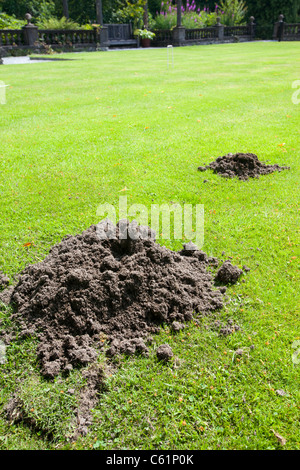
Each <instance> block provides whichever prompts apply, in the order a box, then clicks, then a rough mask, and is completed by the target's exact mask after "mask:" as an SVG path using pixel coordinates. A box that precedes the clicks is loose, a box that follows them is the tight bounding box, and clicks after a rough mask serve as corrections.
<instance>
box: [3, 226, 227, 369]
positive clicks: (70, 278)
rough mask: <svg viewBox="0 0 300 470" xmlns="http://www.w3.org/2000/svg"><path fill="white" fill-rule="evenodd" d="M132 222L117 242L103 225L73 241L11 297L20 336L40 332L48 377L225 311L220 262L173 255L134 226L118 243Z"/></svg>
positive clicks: (29, 271)
mask: <svg viewBox="0 0 300 470" xmlns="http://www.w3.org/2000/svg"><path fill="white" fill-rule="evenodd" d="M121 224H122V230H121ZM124 224H125V225H124ZM132 224H133V223H131V224H129V222H128V221H120V222H119V223H118V224H117V227H116V228H115V230H116V237H115V238H114V239H106V240H101V239H100V238H99V233H100V232H101V230H102V232H103V230H104V231H105V230H106V229H105V227H106V225H105V224H102V225H101V224H98V225H97V226H96V225H92V226H91V227H90V228H88V229H87V230H86V231H84V232H83V233H82V234H79V235H76V236H67V237H65V238H64V239H63V240H62V242H61V243H59V244H57V245H55V246H54V247H53V248H52V249H51V251H50V252H49V254H48V256H47V257H46V258H45V260H44V261H42V262H40V263H37V264H34V265H30V266H28V267H27V268H26V269H25V270H24V271H23V272H22V273H21V275H20V277H19V281H18V283H17V285H16V286H15V287H14V288H13V290H12V293H11V299H10V302H11V304H12V306H13V308H14V313H13V314H12V320H13V323H14V324H16V325H17V326H18V328H19V331H20V332H19V333H18V335H19V337H22V336H23V337H24V336H28V335H29V336H30V335H37V337H38V339H39V346H38V357H39V359H40V363H41V372H42V373H43V374H44V375H45V376H48V377H54V376H55V375H57V374H58V373H59V372H62V371H68V370H70V369H72V368H73V367H75V366H85V365H87V364H88V363H90V362H94V361H95V359H96V357H97V351H99V349H101V348H102V349H103V348H104V349H105V350H106V349H107V345H108V346H110V347H109V349H108V351H107V352H108V354H110V355H112V356H113V355H114V354H117V353H118V352H125V353H127V354H134V353H136V352H138V353H142V354H147V341H151V334H154V333H157V332H158V331H159V326H160V325H161V324H162V323H168V324H173V325H175V328H177V327H178V325H180V327H181V323H180V322H184V321H188V320H191V319H192V318H193V312H201V313H202V314H208V313H209V312H212V311H214V310H218V309H221V308H222V306H223V294H222V292H224V290H222V288H221V289H220V290H219V289H215V288H214V286H213V282H214V279H213V276H212V274H211V273H210V272H209V271H208V269H207V268H208V266H209V265H210V263H212V264H213V263H214V262H215V258H208V257H207V256H206V254H205V253H204V252H202V251H199V250H197V249H195V247H193V246H185V247H184V248H183V250H181V251H180V252H173V251H171V250H168V249H167V248H165V247H163V246H160V245H159V244H157V243H156V242H155V240H154V236H153V233H152V232H151V231H150V229H149V228H148V227H137V225H135V226H134V228H135V230H136V232H135V233H136V237H135V239H134V240H133V239H132V238H129V237H128V238H127V239H120V234H121V233H123V234H124V230H125V232H126V233H129V230H130V228H132ZM99 227H100V229H99ZM124 227H125V228H124ZM99 230H100V232H99ZM145 233H147V234H148V235H149V236H148V238H145ZM174 322H178V323H177V324H176V323H175V324H174Z"/></svg>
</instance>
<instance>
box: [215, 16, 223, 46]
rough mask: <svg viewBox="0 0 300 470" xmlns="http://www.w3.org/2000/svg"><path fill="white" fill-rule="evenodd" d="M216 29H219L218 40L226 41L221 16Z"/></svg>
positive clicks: (218, 18)
mask: <svg viewBox="0 0 300 470" xmlns="http://www.w3.org/2000/svg"><path fill="white" fill-rule="evenodd" d="M216 28H218V40H219V41H224V25H223V24H222V23H221V18H220V16H217V24H216Z"/></svg>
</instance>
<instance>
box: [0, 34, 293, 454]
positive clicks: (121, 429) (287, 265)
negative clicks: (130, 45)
mask: <svg viewBox="0 0 300 470" xmlns="http://www.w3.org/2000/svg"><path fill="white" fill-rule="evenodd" d="M299 53H300V44H299V43H277V42H276V43H275V42H274V43H273V42H259V43H245V44H229V45H219V46H214V45H211V46H202V47H201V46H199V47H197V46H195V47H184V48H174V67H172V66H169V68H168V62H167V49H166V48H165V49H148V50H130V51H109V52H99V53H86V54H74V55H67V54H66V55H64V56H63V57H67V58H70V57H71V58H72V59H74V60H70V61H63V62H53V63H40V64H29V65H15V66H12V65H4V66H0V80H3V81H4V82H5V83H6V84H9V85H10V87H8V88H7V104H6V105H0V123H1V127H0V139H1V140H0V142H1V144H0V195H1V232H0V270H2V271H3V272H5V273H7V274H8V275H9V276H10V277H11V278H13V276H15V275H17V274H18V273H19V272H20V271H21V270H22V269H23V268H24V267H25V266H26V265H27V264H28V263H35V262H38V261H39V260H41V259H43V257H45V255H46V254H47V253H48V251H49V249H50V247H51V246H52V245H53V244H55V243H57V242H59V241H60V240H61V239H62V238H63V237H64V236H65V235H66V234H69V233H71V234H76V233H78V232H80V231H82V230H84V229H86V228H87V227H89V226H90V225H91V224H93V223H97V222H98V219H97V215H96V211H97V207H98V206H99V204H102V203H104V202H109V203H112V204H115V205H116V206H117V205H118V200H119V196H120V195H125V194H126V195H127V197H128V204H129V205H130V204H131V202H132V203H141V204H145V205H146V206H147V207H148V208H149V209H150V205H151V204H152V203H159V204H162V203H167V204H170V203H171V202H177V203H179V204H184V203H190V204H204V209H205V243H204V246H203V250H204V251H205V252H206V253H207V254H209V255H213V256H217V257H221V253H222V252H223V251H225V253H226V257H229V256H231V257H232V258H233V260H232V262H233V263H234V264H237V265H239V266H240V267H241V266H242V265H244V264H246V265H247V266H249V267H250V268H251V271H250V273H249V274H248V275H247V276H244V279H245V282H240V283H238V284H237V285H235V286H234V287H231V288H229V289H228V294H229V297H230V302H229V303H228V304H227V305H226V306H225V307H224V309H223V311H222V312H220V319H221V320H222V321H224V322H225V321H226V320H227V319H228V318H232V319H233V320H234V322H235V323H237V324H238V325H240V327H241V329H240V330H239V331H237V332H236V333H234V334H232V335H230V336H227V337H223V336H219V335H218V331H217V329H216V328H215V327H214V325H213V322H212V320H211V319H209V318H206V319H204V320H203V319H202V320H201V321H200V324H199V325H198V326H197V325H195V324H190V325H189V326H188V328H186V329H185V330H184V331H182V332H181V333H179V334H177V335H174V334H171V333H170V331H169V330H168V328H164V330H163V331H162V333H161V334H160V335H158V336H157V337H155V341H154V344H153V345H152V346H151V354H150V356H149V358H147V359H145V358H125V357H123V358H120V359H119V360H118V366H119V367H116V368H115V370H114V372H113V373H112V374H111V375H109V376H108V378H107V390H106V391H105V392H103V393H102V394H101V395H100V397H99V403H98V405H97V406H96V407H95V409H94V412H93V414H94V422H93V425H92V427H91V429H90V432H89V433H88V435H87V436H86V437H82V438H80V439H78V440H77V441H73V440H71V441H68V436H69V433H70V429H69V428H70V423H72V420H73V419H74V408H75V406H76V394H75V396H74V395H68V393H66V392H67V390H68V389H69V388H74V389H75V390H80V388H81V387H82V386H83V383H84V381H83V379H82V378H81V375H80V373H79V371H73V372H72V373H71V374H70V376H69V377H68V378H61V377H59V378H58V379H56V380H55V381H54V382H53V383H51V382H50V383H49V382H47V381H46V380H44V379H42V378H41V377H40V375H39V372H38V367H37V365H36V357H35V342H34V341H33V340H29V339H28V340H25V341H18V342H16V343H14V344H12V345H11V346H10V347H9V348H8V349H7V362H6V364H4V365H0V387H1V389H0V407H1V410H3V408H4V406H5V404H6V403H7V401H8V400H9V398H11V396H12V395H13V394H14V393H16V394H17V395H18V396H19V397H21V399H22V401H23V404H24V414H25V417H26V418H29V419H27V420H26V419H25V421H24V422H21V423H15V424H13V425H9V423H8V422H7V420H6V419H5V413H4V412H1V411H0V449H54V448H57V447H58V448H62V449H69V448H76V449H90V448H95V449H98V450H99V449H279V448H280V449H300V430H299V418H300V402H299V397H300V393H299V385H300V377H299V374H300V365H297V364H294V363H293V361H292V354H293V353H294V352H295V350H294V349H293V347H292V344H293V342H294V341H295V340H297V339H300V326H299V205H298V203H299V181H300V178H299V175H300V171H299V162H300V148H299V140H300V125H299V124H300V119H299V111H300V104H299V105H296V104H293V102H292V95H293V93H294V92H295V89H293V88H292V83H293V82H294V81H295V80H299V78H300V54H299ZM228 152H232V153H235V152H251V153H255V154H257V155H258V157H259V159H260V160H261V161H264V162H267V163H278V164H280V165H289V166H290V167H291V170H290V171H283V172H281V173H277V172H276V173H273V174H271V175H267V176H264V177H261V178H260V179H258V180H257V179H256V180H251V181H247V182H241V181H239V180H237V179H234V180H225V179H223V178H220V177H219V176H217V175H214V174H212V172H206V173H200V172H198V171H197V167H198V166H199V165H201V164H205V163H209V162H210V161H211V160H213V159H215V158H216V157H217V156H219V155H225V154H226V153H228ZM204 179H207V180H208V181H207V182H206V183H203V180H204ZM125 187H126V188H127V190H126V191H122V190H124V188H125ZM160 242H161V243H165V244H166V246H168V247H169V248H171V249H173V250H178V249H180V248H181V245H182V241H181V242H180V241H178V240H168V241H163V240H161V241H160ZM29 243H31V245H30V246H24V245H25V244H29ZM0 317H2V328H4V327H5V325H6V324H7V322H9V312H8V311H7V310H6V309H5V308H4V307H3V306H2V310H1V313H0ZM165 342H168V343H169V344H170V345H171V347H172V348H173V350H174V353H175V355H176V356H177V359H176V361H175V362H172V363H170V364H169V365H164V366H163V365H161V364H159V363H158V362H157V360H156V356H155V349H156V347H157V346H158V345H160V344H162V343H165ZM237 348H243V349H244V354H243V355H242V356H241V357H238V356H236V355H235V351H236V349H237ZM99 361H104V358H102V357H99ZM277 390H284V392H285V394H284V395H283V396H282V395H280V394H279V393H278V392H277ZM30 418H33V419H34V421H35V423H36V426H35V427H32V426H30V425H28V422H29V421H30ZM26 423H27V424H26ZM274 432H276V433H279V434H280V435H281V436H282V437H284V438H285V439H286V444H285V445H284V446H282V445H281V444H280V442H279V441H278V439H277V438H276V436H275V434H274ZM49 433H50V437H49Z"/></svg>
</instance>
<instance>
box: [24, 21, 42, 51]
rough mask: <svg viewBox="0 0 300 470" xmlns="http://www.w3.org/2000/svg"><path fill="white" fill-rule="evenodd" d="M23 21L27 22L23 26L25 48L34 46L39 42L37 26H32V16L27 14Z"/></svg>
mask: <svg viewBox="0 0 300 470" xmlns="http://www.w3.org/2000/svg"><path fill="white" fill-rule="evenodd" d="M25 19H26V20H27V25H26V26H23V28H22V30H23V38H24V45H25V46H34V45H35V43H36V42H37V41H38V40H39V33H38V28H37V26H34V25H33V24H32V23H30V21H31V19H32V16H31V15H30V14H29V13H26V15H25Z"/></svg>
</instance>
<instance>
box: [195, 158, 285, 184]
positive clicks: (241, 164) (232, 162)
mask: <svg viewBox="0 0 300 470" xmlns="http://www.w3.org/2000/svg"><path fill="white" fill-rule="evenodd" d="M208 169H211V170H213V172H214V173H218V174H219V175H220V176H223V177H224V178H234V177H238V178H239V179H240V180H244V181H245V180H248V179H249V178H259V176H260V175H267V174H269V173H273V172H274V171H282V170H289V169H290V167H288V166H279V165H277V164H275V165H266V164H265V163H262V162H260V161H259V159H258V157H257V155H255V154H254V153H236V154H232V153H228V154H227V155H224V156H223V157H218V158H217V159H216V160H215V161H214V162H211V163H209V164H208V165H205V166H199V167H198V170H199V171H206V170H208Z"/></svg>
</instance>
